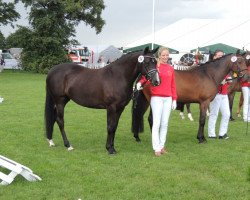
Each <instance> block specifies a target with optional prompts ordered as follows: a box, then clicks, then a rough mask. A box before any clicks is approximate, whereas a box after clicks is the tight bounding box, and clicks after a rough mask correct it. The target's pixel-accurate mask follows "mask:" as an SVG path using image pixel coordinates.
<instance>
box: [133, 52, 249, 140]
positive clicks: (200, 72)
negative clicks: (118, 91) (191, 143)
mask: <svg viewBox="0 0 250 200" xmlns="http://www.w3.org/2000/svg"><path fill="white" fill-rule="evenodd" d="M231 71H233V72H235V73H236V74H237V75H238V77H241V78H244V79H245V78H248V71H247V66H246V63H245V60H244V58H243V57H242V56H240V55H239V56H235V55H234V54H229V55H225V56H223V57H221V58H220V59H216V60H213V61H209V62H207V63H205V64H202V65H200V66H198V67H195V68H192V69H190V70H188V71H178V70H175V81H176V89H177V96H178V99H177V100H178V102H180V103H198V104H199V105H200V106H199V107H200V117H199V129H198V134H197V139H198V141H199V143H203V142H205V141H206V139H205V136H204V126H205V120H206V111H207V109H208V106H209V103H210V102H211V101H212V100H213V99H214V97H215V95H216V94H217V92H218V86H219V84H220V83H221V81H222V80H223V79H224V78H225V76H226V75H227V74H228V73H229V72H231ZM144 94H145V92H144V93H142V92H140V95H138V98H137V99H134V105H136V106H133V107H132V108H133V112H132V132H133V133H134V137H135V138H136V141H140V138H139V134H138V133H139V132H141V131H142V130H143V124H142V123H143V121H142V120H143V115H144V113H145V111H146V110H145V109H147V106H148V104H149V103H148V100H149V98H148V99H146V98H145V97H143V96H144ZM145 100H146V101H147V102H145ZM135 101H137V102H135Z"/></svg>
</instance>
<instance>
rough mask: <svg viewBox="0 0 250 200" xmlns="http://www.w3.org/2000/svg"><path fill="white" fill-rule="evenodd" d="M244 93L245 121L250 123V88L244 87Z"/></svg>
mask: <svg viewBox="0 0 250 200" xmlns="http://www.w3.org/2000/svg"><path fill="white" fill-rule="evenodd" d="M242 93H243V99H244V100H243V120H244V121H249V120H250V106H249V103H250V102H249V96H250V88H249V87H242Z"/></svg>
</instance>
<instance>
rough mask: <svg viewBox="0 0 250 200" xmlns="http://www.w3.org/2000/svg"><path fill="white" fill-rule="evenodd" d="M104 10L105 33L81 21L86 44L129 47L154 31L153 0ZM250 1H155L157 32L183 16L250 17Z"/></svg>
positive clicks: (121, 1)
mask: <svg viewBox="0 0 250 200" xmlns="http://www.w3.org/2000/svg"><path fill="white" fill-rule="evenodd" d="M104 4H105V6H106V8H105V10H104V11H103V13H102V17H103V19H104V20H105V21H106V24H105V26H104V27H103V30H102V32H101V33H100V34H99V35H96V33H95V30H94V29H91V28H90V27H89V26H86V25H85V24H84V23H82V24H80V25H79V26H78V27H77V28H76V30H77V34H76V39H77V40H78V41H79V42H80V43H81V44H82V45H114V46H116V47H122V46H126V45H127V44H129V43H131V42H133V41H135V40H138V39H140V38H142V37H144V36H146V35H148V34H150V33H152V24H153V23H152V16H153V15H152V13H153V0H104ZM249 9H250V0H237V1H235V0H155V18H154V19H155V20H154V24H155V31H157V30H159V29H162V28H164V27H166V26H168V25H169V24H171V23H174V22H176V21H177V20H180V19H183V18H199V19H216V18H235V17H238V18H246V19H249V18H250V11H249ZM17 11H18V12H19V13H20V14H21V16H22V19H20V20H18V21H17V23H16V24H20V25H28V23H27V14H26V13H27V11H26V10H25V8H24V7H23V5H22V4H19V5H18V6H17ZM1 31H2V32H3V34H4V35H5V36H8V34H9V33H11V32H14V29H12V28H11V27H10V26H7V27H2V26H1Z"/></svg>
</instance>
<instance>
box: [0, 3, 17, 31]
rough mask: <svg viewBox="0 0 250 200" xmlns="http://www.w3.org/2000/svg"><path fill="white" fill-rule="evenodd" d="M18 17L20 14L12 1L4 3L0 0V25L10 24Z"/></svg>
mask: <svg viewBox="0 0 250 200" xmlns="http://www.w3.org/2000/svg"><path fill="white" fill-rule="evenodd" d="M18 18H20V14H19V13H18V12H16V11H15V4H14V3H6V2H3V1H2V0H0V26H1V25H7V24H11V25H12V26H13V23H12V22H14V21H16V20H17V19H18Z"/></svg>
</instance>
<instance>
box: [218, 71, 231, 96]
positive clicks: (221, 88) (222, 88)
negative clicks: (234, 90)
mask: <svg viewBox="0 0 250 200" xmlns="http://www.w3.org/2000/svg"><path fill="white" fill-rule="evenodd" d="M228 78H230V76H229V75H226V77H225V79H228ZM229 84H230V83H228V82H226V83H225V84H223V85H219V88H218V93H219V94H224V95H226V94H227V93H228V86H229Z"/></svg>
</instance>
